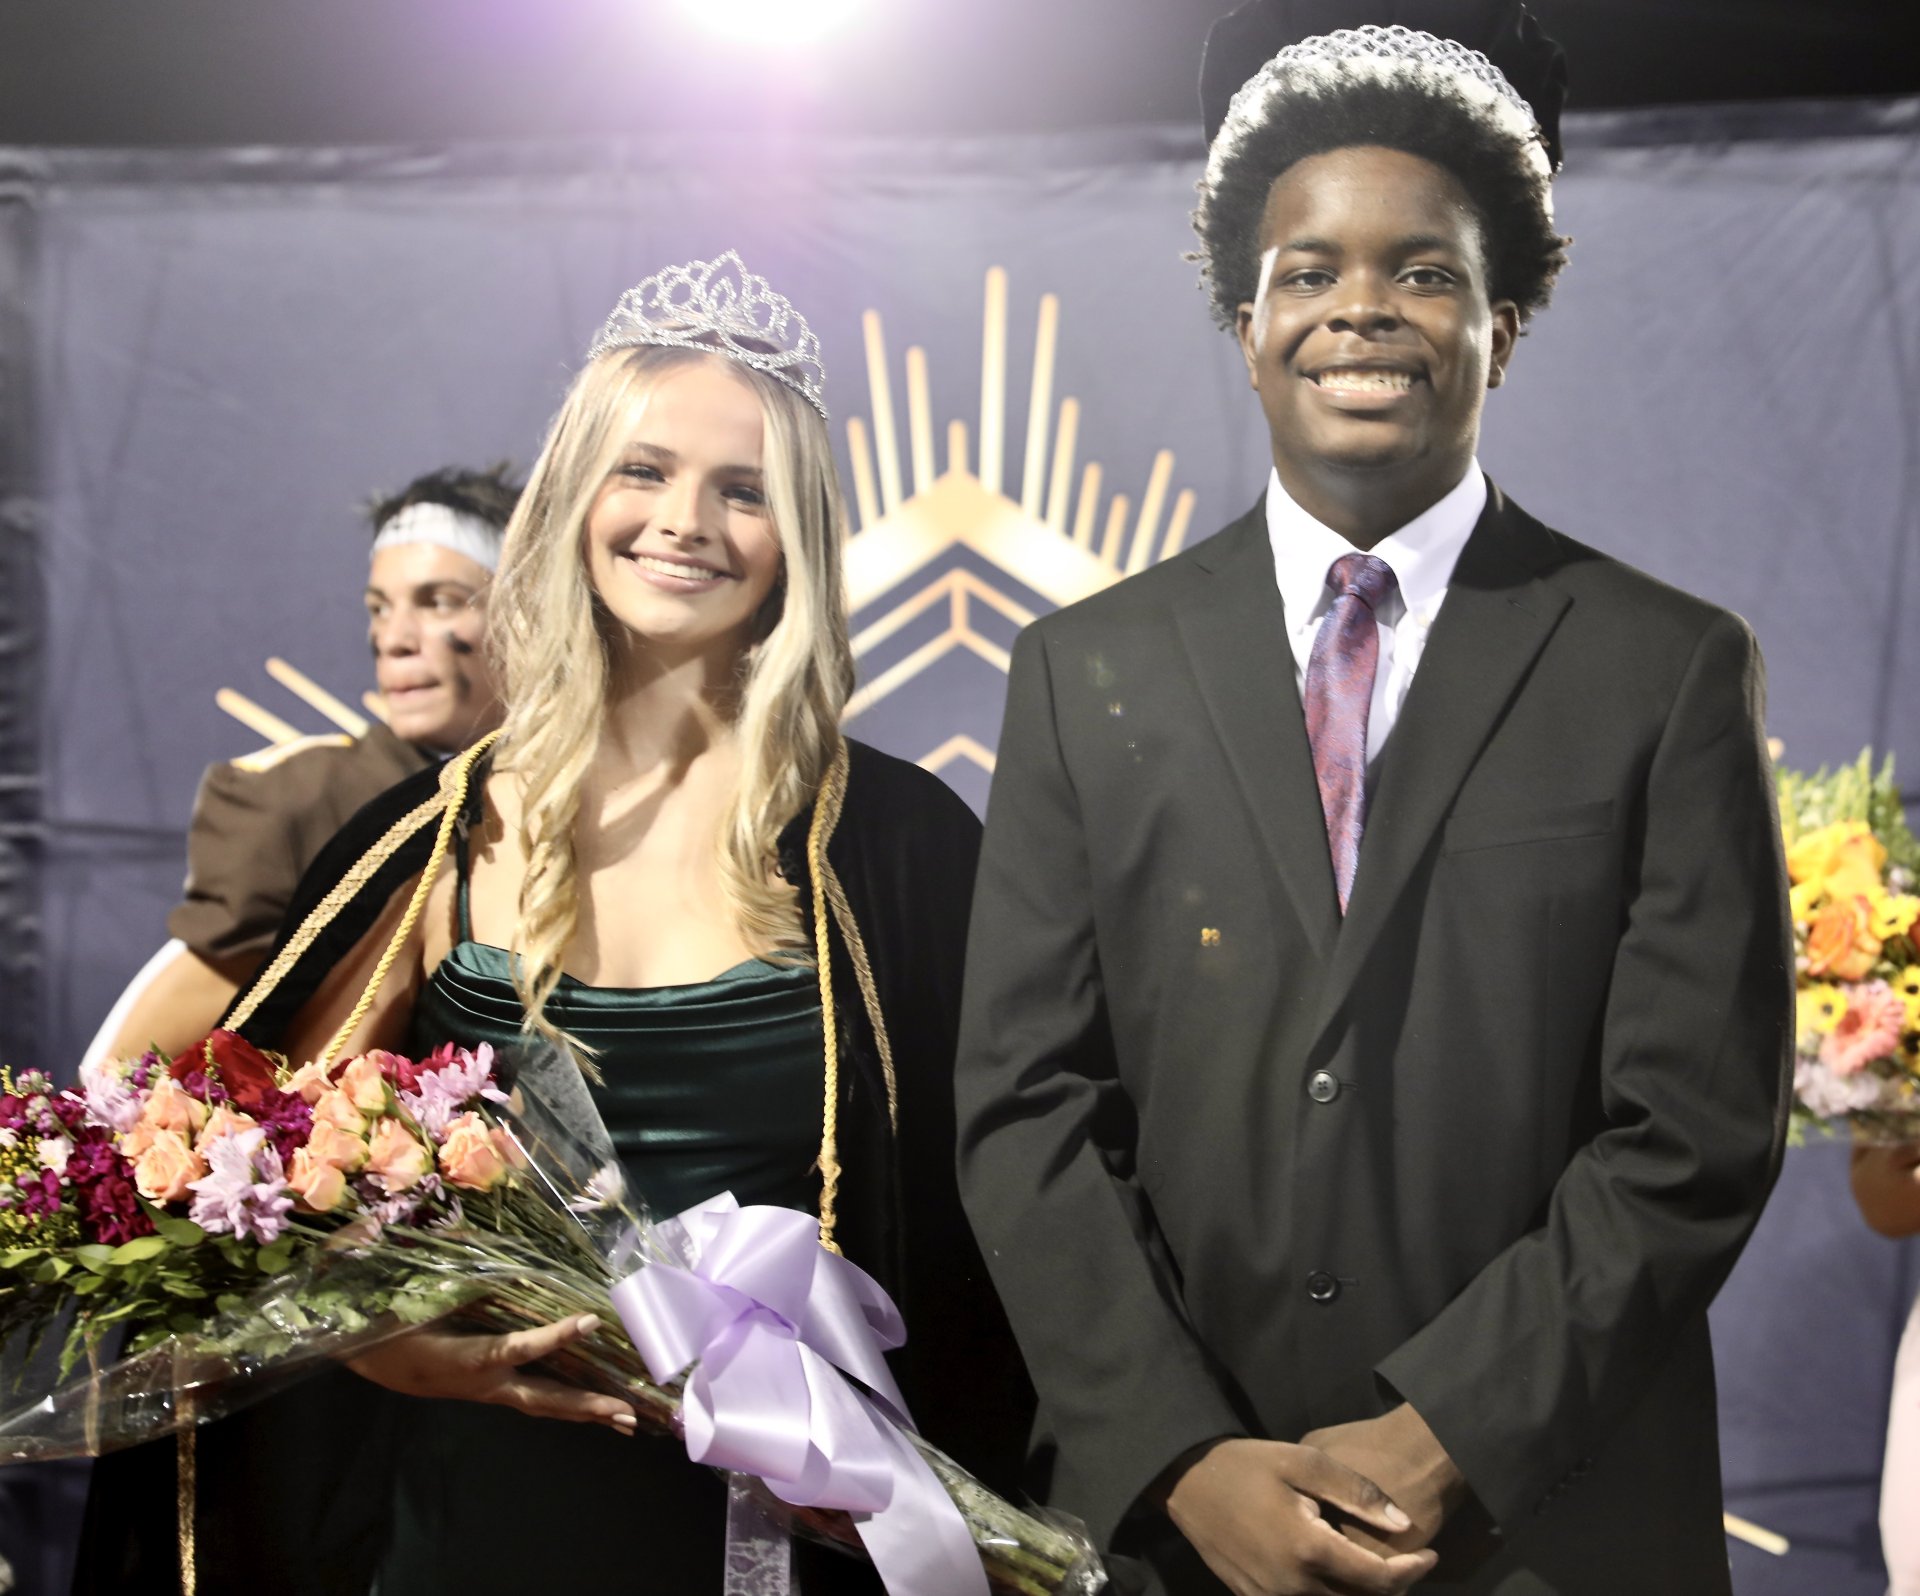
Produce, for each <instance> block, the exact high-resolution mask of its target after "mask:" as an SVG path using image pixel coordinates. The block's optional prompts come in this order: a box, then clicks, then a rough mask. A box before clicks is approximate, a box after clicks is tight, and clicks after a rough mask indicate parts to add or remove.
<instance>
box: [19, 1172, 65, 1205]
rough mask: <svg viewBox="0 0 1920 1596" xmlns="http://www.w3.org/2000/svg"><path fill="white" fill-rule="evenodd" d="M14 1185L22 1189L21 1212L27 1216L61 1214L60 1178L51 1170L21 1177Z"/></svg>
mask: <svg viewBox="0 0 1920 1596" xmlns="http://www.w3.org/2000/svg"><path fill="white" fill-rule="evenodd" d="M14 1184H15V1185H16V1186H17V1187H19V1189H20V1211H21V1212H22V1213H26V1214H57V1213H59V1212H60V1208H61V1202H60V1177H59V1176H58V1175H56V1174H55V1173H54V1172H53V1171H52V1170H50V1169H42V1170H36V1171H35V1172H34V1173H33V1174H31V1175H19V1176H16V1177H15V1179H14Z"/></svg>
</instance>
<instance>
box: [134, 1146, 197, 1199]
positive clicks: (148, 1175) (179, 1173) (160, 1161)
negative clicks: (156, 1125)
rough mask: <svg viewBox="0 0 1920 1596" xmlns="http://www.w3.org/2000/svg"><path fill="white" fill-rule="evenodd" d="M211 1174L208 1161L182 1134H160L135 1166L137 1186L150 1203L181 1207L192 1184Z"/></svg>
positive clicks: (137, 1160)
mask: <svg viewBox="0 0 1920 1596" xmlns="http://www.w3.org/2000/svg"><path fill="white" fill-rule="evenodd" d="M206 1172H207V1161H206V1160H205V1159H204V1158H202V1157H201V1156H200V1155H199V1154H198V1153H196V1152H195V1151H194V1150H193V1149H192V1148H191V1147H189V1146H188V1145H187V1139H186V1137H185V1136H183V1135H181V1134H180V1132H179V1131H174V1130H157V1131H155V1132H154V1133H153V1140H152V1142H151V1143H150V1144H149V1145H148V1147H147V1150H146V1151H145V1152H144V1153H142V1154H141V1155H140V1156H139V1157H138V1158H137V1159H135V1160H134V1164H133V1183H134V1185H136V1186H138V1187H139V1188H140V1195H141V1196H142V1197H145V1198H146V1199H148V1201H150V1202H156V1203H177V1202H179V1201H180V1199H181V1198H183V1197H185V1196H186V1195H187V1184H188V1182H189V1181H195V1180H198V1179H199V1178H200V1177H201V1176H202V1175H204V1174H206Z"/></svg>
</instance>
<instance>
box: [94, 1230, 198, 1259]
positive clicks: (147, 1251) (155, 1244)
mask: <svg viewBox="0 0 1920 1596" xmlns="http://www.w3.org/2000/svg"><path fill="white" fill-rule="evenodd" d="M195 1228H196V1229H197V1228H198V1227H197V1226H196V1227H195ZM171 1245H172V1243H171V1242H169V1241H168V1240H167V1238H166V1237H165V1236H135V1237H134V1238H133V1240H132V1241H123V1242H121V1243H120V1245H119V1246H117V1247H115V1248H114V1249H113V1256H112V1258H111V1259H110V1260H109V1261H110V1262H112V1263H116V1264H130V1263H138V1262H140V1260H141V1259H142V1258H157V1257H159V1256H160V1254H161V1253H163V1252H165V1251H166V1250H167V1248H168V1247H169V1246H171Z"/></svg>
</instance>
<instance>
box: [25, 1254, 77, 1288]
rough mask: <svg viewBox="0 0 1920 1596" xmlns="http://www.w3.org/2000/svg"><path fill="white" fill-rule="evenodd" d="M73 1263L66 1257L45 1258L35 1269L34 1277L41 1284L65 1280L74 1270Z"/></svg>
mask: <svg viewBox="0 0 1920 1596" xmlns="http://www.w3.org/2000/svg"><path fill="white" fill-rule="evenodd" d="M72 1270H73V1264H72V1262H71V1260H69V1259H66V1258H43V1259H41V1260H40V1267H39V1268H37V1269H36V1270H34V1272H33V1278H34V1279H35V1280H37V1281H39V1282H40V1284H41V1285H43V1286H46V1285H51V1284H53V1282H54V1281H56V1280H65V1279H66V1278H67V1276H68V1275H69V1274H70V1273H71V1272H72Z"/></svg>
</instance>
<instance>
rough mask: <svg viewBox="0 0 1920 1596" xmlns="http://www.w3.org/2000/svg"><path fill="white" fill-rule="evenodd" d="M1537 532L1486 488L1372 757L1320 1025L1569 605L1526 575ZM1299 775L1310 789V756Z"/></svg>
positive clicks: (1335, 1008)
mask: <svg viewBox="0 0 1920 1596" xmlns="http://www.w3.org/2000/svg"><path fill="white" fill-rule="evenodd" d="M1544 536H1545V533H1544V532H1543V531H1542V530H1541V529H1540V528H1538V527H1537V526H1535V525H1533V523H1532V522H1531V521H1530V519H1529V518H1528V517H1527V516H1525V515H1524V513H1523V512H1521V511H1519V510H1516V509H1514V508H1513V506H1511V505H1509V504H1508V503H1507V502H1506V500H1505V498H1504V497H1503V496H1502V495H1501V493H1500V490H1499V489H1498V488H1492V489H1491V490H1490V493H1489V496H1488V499H1487V507H1486V509H1485V511H1484V512H1483V513H1482V514H1481V517H1480V523H1479V525H1478V526H1476V527H1475V528H1474V532H1473V536H1472V537H1471V538H1469V539H1468V541H1467V546H1466V547H1465V549H1463V550H1462V551H1461V554H1460V561H1459V564H1458V565H1456V566H1455V567H1454V572H1453V578H1452V580H1451V581H1450V582H1449V583H1448V586H1447V598H1446V602H1445V603H1444V604H1443V605H1442V606H1441V610H1440V617H1439V619H1438V620H1437V621H1436V622H1435V623H1434V628H1433V634H1432V636H1431V637H1430V638H1429V639H1428V641H1427V646H1426V650H1425V652H1424V653H1423V654H1422V655H1421V658H1420V667H1419V670H1418V671H1417V672H1416V673H1415V675H1414V679H1413V686H1412V687H1411V688H1410V689H1409V690H1408V693H1407V699H1406V703H1405V704H1404V705H1403V706H1402V708H1401V712H1400V718H1399V719H1398V721H1397V722H1396V723H1395V725H1394V728H1393V734H1392V736H1391V737H1390V738H1389V739H1388V740H1387V746H1386V750H1385V752H1384V753H1383V755H1382V757H1381V764H1380V772H1379V784H1378V787H1377V789H1376V791H1375V793H1374V798H1373V803H1372V805H1371V807H1370V809H1369V811H1368V815H1367V826H1366V832H1365V835H1364V836H1363V837H1362V839H1361V843H1360V865H1359V869H1358V871H1357V872H1356V873H1355V876H1354V885H1353V896H1352V898H1351V899H1350V900H1349V901H1348V904H1347V915H1346V920H1345V923H1344V924H1343V925H1342V926H1341V928H1340V935H1339V940H1338V942H1337V944H1336V946H1335V949H1334V956H1333V965H1332V969H1331V970H1330V971H1329V975H1328V981H1327V986H1326V990H1325V996H1324V998H1323V1003H1322V1010H1321V1025H1320V1029H1321V1030H1324V1029H1325V1027H1326V1025H1328V1024H1330V1023H1331V1022H1332V1020H1333V1018H1334V1016H1335V1015H1336V1014H1337V1013H1338V1012H1339V1008H1340V1005H1341V1004H1342V1003H1343V1002H1344V1001H1345V998H1346V996H1347V994H1348V992H1349V991H1350V990H1351V988H1352V986H1353V984H1354V982H1355V981H1356V980H1357V979H1358V978H1359V975H1360V972H1361V970H1362V969H1363V968H1364V967H1365V963H1366V959H1367V954H1368V952H1369V951H1370V950H1371V948H1372V947H1373V945H1374V943H1375V942H1376V941H1377V940H1378V939H1379V936H1380V933H1381V931H1382V929H1383V928H1384V927H1385V926H1386V925H1387V923H1388V921H1389V920H1390V919H1391V917H1392V915H1393V913H1394V909H1395V905H1396V903H1397V902H1398V900H1399V898H1400V896H1401V894H1402V893H1403V892H1404V891H1405V890H1406V887H1407V883H1408V880H1409V879H1410V878H1411V876H1412V875H1413V872H1414V870H1415V869H1416V868H1417V867H1418V865H1419V863H1420V861H1421V859H1422V858H1423V857H1424V856H1425V854H1426V852H1427V848H1428V846H1429V844H1430V843H1431V841H1432V839H1433V836H1434V833H1435V832H1436V831H1437V830H1438V829H1439V827H1440V824H1441V822H1442V821H1443V820H1444V819H1445V818H1446V816H1447V812H1448V810H1449V809H1450V808H1451V807H1452V805H1453V800H1454V796H1455V794H1456V793H1458V792H1459V790H1460V785H1461V783H1462V782H1464V781H1465V780H1466V777H1467V773H1468V772H1469V771H1470V770H1472V768H1473V766H1474V762H1475V761H1476V760H1478V759H1479V757H1480V753H1481V750H1482V749H1483V748H1485V746H1486V744H1487V740H1488V739H1489V738H1490V737H1491V736H1492V735H1493V733H1494V730H1495V728H1496V727H1497V726H1498V725H1499V723H1500V720H1501V718H1502V716H1503V715H1504V714H1505V712H1506V709H1507V706H1508V704H1509V703H1510V702H1511V701H1512V699H1513V697H1514V695H1515V693H1516V692H1518V691H1519V690H1520V687H1521V685H1522V683H1523V682H1524V681H1525V679H1526V676H1527V672H1528V671H1529V670H1530V669H1531V667H1532V665H1533V662H1534V659H1535V657H1536V656H1537V655H1538V654H1539V652H1540V650H1541V648H1542V647H1543V646H1544V645H1545V643H1546V641H1547V638H1548V637H1549V635H1550V634H1551V633H1552V631H1553V629H1554V627H1555V626H1556V625H1557V624H1558V623H1559V620H1560V616H1561V613H1562V612H1563V611H1564V610H1565V609H1566V607H1567V604H1568V602H1569V600H1568V598H1567V595H1566V593H1565V592H1564V591H1562V590H1561V589H1560V588H1558V587H1555V586H1553V585H1551V584H1550V583H1548V582H1546V581H1543V580H1541V579H1540V578H1539V577H1538V576H1537V575H1536V574H1535V569H1536V561H1537V559H1538V557H1539V552H1540V551H1539V549H1538V547H1537V544H1538V542H1539V540H1540V539H1542V538H1544ZM1302 737H1303V742H1304V732H1303V734H1302ZM1307 780H1308V784H1309V786H1311V785H1312V780H1313V777H1312V766H1311V764H1310V763H1309V765H1308V776H1307Z"/></svg>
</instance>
